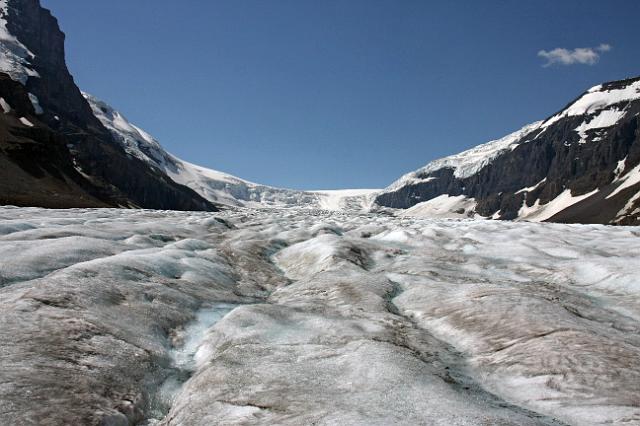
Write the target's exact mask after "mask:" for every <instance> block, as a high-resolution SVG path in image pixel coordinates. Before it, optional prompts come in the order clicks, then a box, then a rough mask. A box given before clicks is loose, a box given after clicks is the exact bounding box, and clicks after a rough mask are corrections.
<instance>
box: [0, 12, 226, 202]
mask: <svg viewBox="0 0 640 426" xmlns="http://www.w3.org/2000/svg"><path fill="white" fill-rule="evenodd" d="M64 39H65V36H64V33H62V31H60V29H59V27H58V23H57V21H56V19H55V18H54V17H53V16H52V15H51V13H50V12H49V11H48V10H46V9H44V8H42V7H41V6H40V2H39V0H0V71H2V72H5V73H6V74H8V75H9V76H10V77H11V78H12V79H13V80H15V81H17V82H19V83H21V84H22V85H23V86H24V88H25V91H26V92H27V93H28V97H29V99H30V102H31V103H32V105H33V114H34V115H37V118H38V121H39V122H40V124H42V126H44V127H46V128H47V129H48V130H49V131H51V132H53V133H54V134H55V135H56V138H57V139H59V140H63V141H64V142H63V143H61V144H60V145H61V146H63V147H64V148H60V150H59V151H58V153H57V154H58V155H59V156H64V157H66V160H65V161H67V162H71V163H73V164H74V167H75V168H76V169H77V171H78V172H80V173H81V174H82V175H83V176H84V177H85V181H86V182H85V183H86V184H87V186H90V187H91V188H90V192H91V193H92V194H93V195H94V196H95V197H97V198H98V199H99V200H100V203H101V204H102V205H113V206H132V207H145V208H155V209H175V210H215V209H216V208H215V206H214V205H213V204H212V203H210V202H209V201H207V200H205V199H204V198H202V197H201V196H199V195H198V194H197V193H196V192H194V191H193V190H191V189H190V188H187V187H185V186H182V185H179V184H177V183H175V182H174V181H172V180H171V179H170V178H169V177H168V176H166V175H165V174H163V173H161V172H159V171H158V170H155V169H152V168H149V167H147V165H146V164H145V163H143V162H141V161H140V160H139V159H137V158H135V157H131V156H130V155H128V154H127V153H126V152H125V151H124V150H123V149H122V147H121V146H120V144H118V143H116V142H115V141H114V140H113V136H112V134H111V133H110V132H109V131H108V130H107V129H106V128H104V126H103V125H102V123H101V122H100V121H99V120H98V119H97V118H96V117H95V116H94V115H93V111H92V110H91V107H90V106H89V104H88V103H87V101H86V100H85V99H84V97H83V96H82V94H81V93H80V90H79V89H78V88H77V87H76V85H75V83H74V81H73V77H72V76H71V74H70V73H69V71H68V69H67V66H66V64H65V52H64ZM5 101H6V102H8V103H9V104H12V103H16V102H19V100H18V99H5ZM5 142H6V140H5ZM23 142H25V143H26V142H32V141H31V140H28V141H24V139H23ZM14 145H15V144H14ZM0 155H2V161H3V162H5V163H11V164H13V165H14V166H16V167H18V168H20V169H23V170H24V168H25V167H27V168H29V167H31V168H34V167H35V165H31V164H28V163H26V162H25V161H23V162H22V163H21V164H20V165H16V164H15V162H13V161H12V160H11V158H9V157H8V156H7V155H6V152H2V153H0ZM14 177H15V178H16V179H17V175H16V173H12V174H9V175H8V176H7V179H9V181H8V182H5V184H7V185H8V186H11V185H12V181H11V180H12V179H13V178H14ZM16 183H17V182H16ZM58 184H59V185H62V186H59V188H63V187H64V184H63V182H62V181H60V182H58ZM17 186H18V185H16V187H17ZM18 195H19V196H20V197H22V198H24V199H29V196H30V194H29V193H28V191H27V192H25V193H21V194H18ZM67 195H68V196H69V197H70V198H73V193H69V194H67ZM7 202H10V201H7ZM31 202H33V203H34V205H40V206H44V205H46V204H45V203H43V202H41V201H40V199H39V198H38V199H36V198H32V199H31ZM72 206H76V203H70V204H69V205H67V207H72Z"/></svg>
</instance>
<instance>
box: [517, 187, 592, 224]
mask: <svg viewBox="0 0 640 426" xmlns="http://www.w3.org/2000/svg"><path fill="white" fill-rule="evenodd" d="M598 191H599V189H596V190H594V191H591V192H589V193H588V194H584V195H578V196H575V197H574V196H573V195H571V190H570V189H565V190H564V191H563V192H562V193H560V195H558V196H557V197H556V198H554V199H553V200H551V201H549V202H548V203H547V204H540V200H539V199H538V200H536V202H535V203H534V204H533V206H531V207H528V206H527V201H526V200H524V201H523V202H522V207H521V208H520V210H519V211H518V219H519V220H527V221H532V222H543V221H545V220H547V219H550V218H551V217H553V216H555V215H556V214H558V213H560V212H561V211H562V210H564V209H566V208H568V207H571V206H572V205H574V204H576V203H578V202H580V201H582V200H585V199H587V198H589V197H591V196H592V195H594V194H596V193H597V192H598Z"/></svg>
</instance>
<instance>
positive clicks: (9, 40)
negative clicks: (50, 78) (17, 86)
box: [0, 0, 39, 84]
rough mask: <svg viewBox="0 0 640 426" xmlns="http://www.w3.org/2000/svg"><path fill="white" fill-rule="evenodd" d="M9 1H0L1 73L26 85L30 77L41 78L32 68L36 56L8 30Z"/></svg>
mask: <svg viewBox="0 0 640 426" xmlns="http://www.w3.org/2000/svg"><path fill="white" fill-rule="evenodd" d="M8 15H9V0H0V71H2V72H5V73H7V74H9V76H11V78H12V79H13V80H16V81H19V82H21V83H22V84H25V83H26V82H27V80H28V79H29V77H39V74H38V72H37V71H35V70H34V69H33V68H32V66H31V61H32V60H33V58H34V57H35V55H34V54H33V53H32V52H31V51H30V50H29V49H27V47H26V46H25V45H24V44H22V43H21V42H20V41H19V40H18V38H17V37H16V36H14V35H13V34H11V33H10V32H9V29H8V28H7V17H8Z"/></svg>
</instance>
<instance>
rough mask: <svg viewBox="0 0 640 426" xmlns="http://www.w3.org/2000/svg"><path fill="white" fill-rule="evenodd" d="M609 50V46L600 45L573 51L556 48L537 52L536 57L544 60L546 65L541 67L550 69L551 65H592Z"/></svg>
mask: <svg viewBox="0 0 640 426" xmlns="http://www.w3.org/2000/svg"><path fill="white" fill-rule="evenodd" d="M610 50H611V45H609V44H604V43H603V44H601V45H600V46H598V47H578V48H576V49H573V50H569V49H564V48H562V47H558V48H556V49H553V50H548V51H547V50H541V51H539V52H538V56H540V57H541V58H545V59H546V60H547V63H545V64H544V65H543V67H550V66H551V65H555V64H558V65H573V64H584V65H593V64H595V63H596V62H598V61H599V60H600V55H601V54H602V53H605V52H608V51H610Z"/></svg>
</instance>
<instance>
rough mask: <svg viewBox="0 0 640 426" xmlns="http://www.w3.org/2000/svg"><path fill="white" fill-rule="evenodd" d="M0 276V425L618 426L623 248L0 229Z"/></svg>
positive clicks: (64, 225)
mask: <svg viewBox="0 0 640 426" xmlns="http://www.w3.org/2000/svg"><path fill="white" fill-rule="evenodd" d="M621 248H623V249H621ZM0 255H1V256H2V259H3V261H2V262H1V263H0V306H1V309H0V321H1V323H2V327H0V336H1V340H0V341H2V342H3V343H2V344H1V345H0V363H1V365H2V368H1V369H0V423H2V424H15V425H22V424H51V425H54V424H102V425H127V424H140V425H214V424H220V425H222V424H224V425H233V424H244V425H246V424H256V425H257V424H285V425H287V424H289V425H299V424H318V425H328V424H336V423H338V422H339V423H342V424H347V425H389V424H406V425H413V424H429V425H479V424H491V425H494V424H500V425H567V424H569V425H602V424H625V425H628V424H638V423H640V401H639V400H638V395H640V364H639V363H638V359H640V333H639V331H640V297H639V296H640V284H639V283H638V277H639V276H640V265H639V264H638V262H637V259H638V256H640V228H638V227H610V226H602V225H562V224H550V223H524V222H503V221H477V220H468V219H464V220H460V219H456V220H452V219H424V218H416V217H395V216H383V215H375V214H367V213H346V212H340V211H328V210H314V209H291V208H289V209H276V208H270V209H252V208H230V209H228V210H225V211H223V212H218V213H214V214H212V213H204V212H174V211H148V210H116V209H86V210H82V209H75V210H45V209H38V208H12V207H1V208H0Z"/></svg>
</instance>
